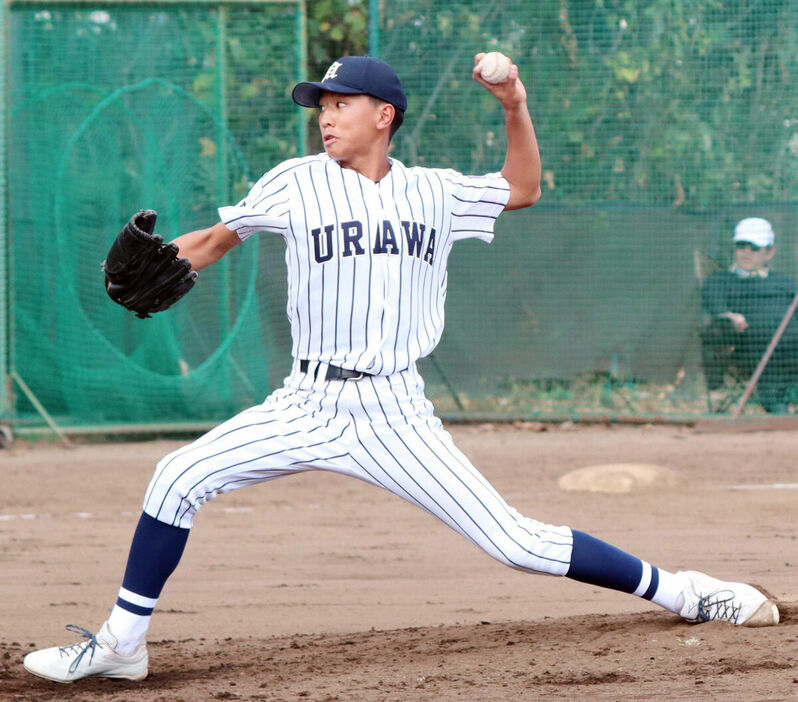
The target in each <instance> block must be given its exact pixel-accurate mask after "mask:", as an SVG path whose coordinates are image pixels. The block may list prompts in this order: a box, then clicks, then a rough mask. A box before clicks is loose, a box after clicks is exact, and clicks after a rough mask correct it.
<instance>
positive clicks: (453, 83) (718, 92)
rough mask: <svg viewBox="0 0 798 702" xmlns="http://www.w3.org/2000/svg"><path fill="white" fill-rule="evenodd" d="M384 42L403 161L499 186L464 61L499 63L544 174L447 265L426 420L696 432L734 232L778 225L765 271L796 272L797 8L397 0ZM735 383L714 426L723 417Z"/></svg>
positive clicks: (755, 408)
mask: <svg viewBox="0 0 798 702" xmlns="http://www.w3.org/2000/svg"><path fill="white" fill-rule="evenodd" d="M380 27H381V33H380V36H379V38H378V39H377V40H376V41H373V42H372V47H374V50H376V51H379V53H380V55H381V57H382V58H384V59H385V60H387V61H388V62H390V63H392V64H393V65H394V66H395V67H396V68H397V69H398V70H399V72H400V75H402V77H403V79H404V82H405V86H406V88H407V92H408V101H409V107H408V113H407V117H406V120H405V124H404V126H403V127H402V129H401V130H400V131H399V132H398V134H397V137H396V139H395V141H396V145H395V150H394V153H395V155H396V156H397V157H398V158H400V159H402V160H404V161H406V162H409V163H421V164H427V165H441V166H452V167H455V168H458V169H460V170H464V171H467V172H484V171H488V170H498V169H499V168H501V165H502V162H503V158H504V151H503V149H504V143H505V142H504V137H503V116H502V112H501V109H500V108H499V106H498V105H497V104H496V102H495V100H494V99H493V98H492V97H491V96H490V95H488V94H487V93H486V92H485V91H483V90H482V89H481V88H480V87H479V86H477V85H476V84H474V83H473V81H472V80H471V78H470V72H471V68H472V66H473V55H474V53H476V52H477V51H483V50H484V51H489V50H499V51H503V52H505V53H507V54H508V55H510V56H511V57H513V59H514V60H515V62H516V63H517V64H518V66H519V69H520V73H521V77H522V78H523V80H524V82H525V85H526V86H527V89H528V93H529V103H530V107H531V112H532V115H533V119H534V121H535V125H536V129H537V133H538V138H539V141H540V149H541V155H542V159H543V172H544V182H543V198H542V200H541V201H540V203H539V204H537V205H536V206H535V207H534V208H532V209H531V210H526V211H521V212H511V213H507V214H505V215H502V217H501V218H500V219H499V222H498V225H497V235H496V239H495V241H494V243H493V244H492V245H491V246H489V247H486V246H484V245H482V244H479V243H472V242H467V243H466V244H465V245H462V246H458V247H456V248H455V251H454V253H453V257H452V262H451V267H450V271H451V273H450V289H449V294H448V296H447V329H446V332H445V333H444V337H443V340H442V342H441V345H440V346H439V348H438V350H437V351H436V354H435V357H434V358H433V359H432V362H427V363H426V365H425V368H424V370H425V373H426V375H427V376H428V377H429V378H430V380H431V384H432V386H433V387H432V388H431V391H432V392H433V393H434V394H435V395H436V396H437V404H438V406H439V408H441V409H442V410H443V411H445V412H447V413H453V414H457V415H458V416H469V415H470V416H474V414H475V413H477V412H479V413H487V414H491V413H495V414H509V415H513V414H516V415H518V416H527V417H555V416H556V417H567V416H582V417H584V416H587V415H591V414H592V415H605V416H606V415H614V416H627V417H628V416H630V415H637V416H649V417H650V416H655V415H657V416H665V415H671V416H673V415H681V416H688V417H689V416H693V417H694V416H696V415H700V414H704V413H707V412H708V411H709V409H710V404H709V398H708V393H707V387H706V383H705V378H704V373H703V367H702V353H701V351H702V349H701V343H700V337H699V333H700V328H701V323H702V321H703V320H702V314H701V311H700V307H701V305H700V289H701V286H702V284H703V281H704V279H705V277H706V276H707V275H708V273H709V272H710V271H711V270H712V269H715V268H726V267H728V265H729V264H730V263H731V262H732V261H733V252H732V246H731V243H732V242H731V236H732V230H733V227H734V225H735V223H736V221H737V220H738V219H741V218H743V217H747V216H759V217H767V218H768V219H770V220H771V222H772V223H773V226H774V228H775V230H776V236H777V242H776V245H777V253H776V254H775V256H774V259H773V264H772V266H773V268H774V269H775V270H779V271H782V272H785V273H789V274H791V275H793V276H795V275H796V274H797V273H798V83H796V80H795V78H796V76H798V5H796V4H795V3H794V2H789V1H786V0H785V1H781V0H764V1H762V2H755V3H751V2H746V1H742V0H731V1H730V2H724V3H717V2H705V1H700V0H699V1H696V2H690V3H674V2H646V3H642V2H600V1H598V0H596V1H595V2H591V1H587V2H575V1H566V0H560V1H558V2H543V1H542V0H541V1H529V0H504V1H501V2H486V3H474V2H449V1H447V2H443V1H441V0H405V1H402V2H395V3H385V5H384V14H383V15H382V17H381V22H380ZM783 309H786V305H785V306H784V307H782V310H783ZM796 326H798V321H796V322H794V323H793V325H792V327H791V329H790V336H791V337H792V338H794V337H795V336H796V334H798V329H796V328H795V327H796ZM775 327H776V324H775V323H773V324H772V325H771V326H769V327H768V332H767V333H766V334H764V335H763V338H762V339H761V341H760V346H761V350H764V349H765V347H766V346H767V342H768V340H769V339H770V338H771V337H770V334H771V333H772V331H773V330H774V329H775ZM784 348H785V347H784V346H782V350H783V349H784ZM792 348H794V349H796V350H794V351H792V356H793V359H794V360H795V363H796V364H798V359H795V356H798V346H795V345H793V347H792ZM732 370H735V369H732ZM441 371H443V372H444V373H445V374H446V376H447V377H446V378H445V379H444V377H443V376H442V374H441ZM746 372H747V373H748V374H750V373H751V372H752V369H751V368H750V367H749V368H747V369H740V372H736V371H735V372H734V373H730V376H729V378H727V381H728V385H729V388H728V389H727V390H728V391H727V392H726V393H725V394H726V401H725V402H724V401H722V398H721V404H715V405H713V406H712V408H713V409H715V408H716V407H721V408H726V409H729V401H732V402H734V403H736V401H737V398H738V397H739V396H740V385H741V384H742V385H743V386H744V383H741V380H744V379H747V377H746V375H745V374H746ZM793 375H794V376H796V377H798V368H797V369H794V372H793ZM452 388H454V389H455V390H456V391H457V394H456V393H453V392H451V389H452ZM724 388H725V386H724ZM724 388H720V389H719V390H718V394H720V395H723V394H724ZM458 394H459V398H458ZM790 399H791V400H792V403H793V404H792V407H791V408H790V406H789V405H790V403H789V402H788V403H786V404H787V405H788V406H787V407H783V408H782V409H783V410H784V411H789V410H790V409H792V410H795V409H796V408H798V405H796V404H795V400H796V399H798V395H796V392H795V390H794V388H792V389H791V397H790ZM754 400H756V398H754ZM761 411H762V408H761V406H760V404H759V403H757V402H756V401H752V402H751V403H750V405H749V406H748V407H747V408H746V412H754V413H755V412H761Z"/></svg>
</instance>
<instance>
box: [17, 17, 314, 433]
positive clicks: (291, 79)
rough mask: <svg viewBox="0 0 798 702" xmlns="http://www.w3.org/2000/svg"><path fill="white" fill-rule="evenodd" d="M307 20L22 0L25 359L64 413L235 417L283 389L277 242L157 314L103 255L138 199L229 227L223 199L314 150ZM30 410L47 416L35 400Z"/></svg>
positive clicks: (259, 247)
mask: <svg viewBox="0 0 798 702" xmlns="http://www.w3.org/2000/svg"><path fill="white" fill-rule="evenodd" d="M299 13H300V7H299V5H298V4H297V3H269V4H258V3H251V4H247V5H219V6H211V5H196V4H195V5H193V6H192V5H187V4H186V5H169V6H165V5H163V6H153V5H138V6H136V5H132V4H125V6H114V5H102V6H92V7H78V6H61V5H52V4H44V3H37V4H36V5H35V6H34V5H25V4H18V5H14V6H12V8H11V13H10V23H11V28H10V36H11V37H12V41H11V45H10V66H11V68H10V88H9V89H10V96H11V101H10V102H11V110H10V113H11V114H10V128H9V172H10V180H11V183H10V230H11V235H12V240H13V241H12V257H13V273H14V276H13V312H14V320H15V327H14V336H13V359H12V360H13V364H14V368H15V370H16V372H17V373H18V374H19V376H20V377H21V378H23V380H24V381H25V382H26V383H27V384H28V385H29V387H30V388H31V390H32V392H33V393H34V395H35V396H36V397H37V398H38V400H39V401H40V402H41V403H42V405H43V406H44V407H45V408H46V409H47V411H48V412H49V413H50V414H51V415H54V416H55V417H57V418H58V420H59V421H61V422H63V423H108V422H134V423H142V422H144V423H150V422H152V423H158V422H167V421H183V422H184V421H192V420H195V421H196V420H204V419H217V418H219V417H221V416H224V415H225V414H230V413H232V412H234V411H237V410H239V409H240V408H241V407H243V406H246V405H248V404H252V403H254V402H257V401H260V400H261V399H262V398H263V397H264V396H265V394H266V393H267V391H268V388H269V385H270V383H273V382H274V378H273V372H272V369H271V368H270V364H271V360H272V356H273V355H274V354H278V355H279V356H280V357H282V356H283V355H284V347H285V345H286V339H285V336H286V333H287V331H286V329H285V328H284V327H283V326H277V327H275V325H274V324H273V321H274V319H275V317H276V315H275V313H274V312H273V311H272V309H271V307H272V306H273V305H274V306H277V307H283V306H284V294H283V297H282V298H281V297H280V295H276V294H273V293H272V292H271V291H270V290H269V287H270V286H271V285H272V284H273V283H272V281H271V280H267V279H264V278H265V276H264V278H260V277H259V276H258V275H257V274H258V269H259V266H261V265H263V267H264V268H265V269H266V271H267V272H268V271H269V269H270V268H272V267H273V266H272V264H268V265H265V264H263V261H262V259H263V258H264V257H267V256H268V257H270V258H274V257H278V258H280V257H281V256H282V253H281V252H280V250H279V246H278V245H277V242H266V241H253V242H251V243H252V246H248V247H246V248H247V250H245V251H243V252H239V251H235V252H233V253H232V255H231V256H230V257H229V260H228V259H225V260H224V261H223V262H222V264H221V265H220V266H218V267H214V269H210V270H208V271H206V272H203V274H202V278H203V281H202V283H203V284H202V285H200V286H197V288H196V289H195V291H193V292H192V295H191V296H189V298H187V299H186V300H185V301H184V304H181V305H179V306H177V307H175V308H173V309H172V310H169V311H168V312H166V313H164V314H161V315H158V316H156V317H154V318H152V319H149V320H144V321H142V320H138V319H136V318H135V317H134V316H133V315H131V314H129V313H127V312H126V311H125V310H123V309H122V308H121V307H118V306H116V305H114V304H112V303H110V301H109V300H108V298H107V297H106V295H105V292H104V290H103V285H102V280H103V276H102V273H101V271H100V263H101V262H102V260H103V258H104V256H105V253H106V252H107V250H108V247H109V246H110V244H111V241H112V240H113V238H114V236H115V235H116V233H117V232H118V231H119V229H120V228H121V226H122V225H123V224H124V222H125V221H126V220H127V219H128V217H129V216H130V215H131V214H132V213H133V212H134V211H135V210H136V209H138V208H146V207H151V208H153V209H155V210H157V211H158V212H159V215H160V216H159V220H158V227H157V231H158V232H159V233H161V234H162V235H163V236H164V238H165V239H167V240H169V239H171V238H174V237H175V236H177V235H179V234H181V233H183V232H186V231H190V230H192V229H197V228H200V227H205V226H209V225H210V224H212V223H213V222H214V221H216V220H217V219H218V217H217V215H216V212H215V208H216V207H217V206H218V205H220V204H225V203H230V202H233V201H235V200H237V199H238V198H240V197H241V196H242V195H243V194H244V193H245V192H246V190H247V189H248V182H249V181H250V180H253V179H256V178H257V177H259V176H260V174H261V173H262V172H263V171H264V170H266V169H267V168H268V167H270V165H271V164H273V163H274V162H276V161H278V160H282V159H284V158H287V157H290V156H294V155H296V153H297V149H298V148H300V146H301V143H302V140H301V138H300V133H301V129H302V127H301V123H300V113H299V111H298V110H297V109H296V108H295V107H294V106H293V105H292V103H291V101H290V98H289V93H288V90H289V89H290V86H291V85H293V83H295V82H296V80H297V79H298V78H299V77H300V65H301V62H300V61H299V60H298V57H299V56H301V51H302V47H301V34H300V32H299V28H300V26H301V25H300V20H301V17H300V14H299ZM286 57H288V59H289V60H288V61H286ZM242 249H243V247H242ZM278 275H279V277H280V279H284V274H278ZM283 309H284V307H283ZM281 311H282V313H283V316H284V311H283V310H281ZM264 349H265V350H264ZM18 409H19V413H20V414H21V415H24V414H25V413H26V411H28V410H31V408H29V407H27V405H26V399H25V398H24V397H20V398H19V403H18Z"/></svg>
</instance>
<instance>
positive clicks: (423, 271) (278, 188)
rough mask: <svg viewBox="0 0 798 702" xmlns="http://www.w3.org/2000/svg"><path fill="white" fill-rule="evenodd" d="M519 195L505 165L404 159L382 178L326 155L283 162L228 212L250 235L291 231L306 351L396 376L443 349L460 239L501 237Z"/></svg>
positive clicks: (294, 297) (290, 264) (298, 322)
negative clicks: (451, 265) (452, 260)
mask: <svg viewBox="0 0 798 702" xmlns="http://www.w3.org/2000/svg"><path fill="white" fill-rule="evenodd" d="M509 195H510V189H509V185H508V183H507V181H506V180H505V179H504V177H502V175H501V174H500V173H493V174H488V175H484V176H465V175H462V174H460V173H457V172H456V171H453V170H444V169H430V168H418V167H416V168H406V167H405V166H404V165H403V164H402V163H400V162H399V161H397V160H392V161H391V169H390V171H389V172H388V174H387V175H386V176H385V177H384V178H383V179H382V180H380V181H379V182H376V183H375V182H374V181H372V180H370V179H369V178H367V177H365V176H362V175H360V174H359V173H358V172H356V171H355V170H352V169H347V168H342V167H341V166H340V165H339V164H338V163H337V162H336V161H335V160H333V159H331V158H330V157H329V156H327V155H326V154H319V155H316V156H309V157H305V158H298V159H293V160H289V161H286V162H284V163H282V164H280V165H279V166H277V167H276V168H274V169H273V170H271V171H269V172H268V173H266V174H265V175H264V176H263V177H262V178H261V179H260V180H259V181H258V182H257V183H256V184H255V186H254V187H253V188H252V189H251V191H250V192H249V194H248V195H247V196H246V197H245V198H244V199H243V200H242V201H241V202H240V203H238V204H237V205H235V206H231V207H222V208H220V209H219V214H220V217H221V219H222V221H223V222H224V223H225V225H226V226H227V227H228V228H229V229H232V230H234V231H236V232H237V233H238V235H239V237H240V238H241V239H246V238H247V237H249V236H251V235H252V234H254V233H256V232H273V233H277V234H280V235H281V236H282V237H283V238H284V239H285V242H286V265H287V269H288V305H287V311H288V318H289V320H290V322H291V334H292V338H293V356H294V357H295V358H301V359H308V360H310V361H321V362H323V363H328V364H331V365H334V366H339V367H343V368H349V369H352V370H357V371H363V372H365V373H369V374H372V375H390V374H392V373H395V372H397V371H400V370H403V369H405V368H408V367H410V366H411V365H412V364H413V363H414V362H415V361H416V360H417V359H419V358H421V357H423V356H426V355H427V354H429V353H430V351H432V350H433V349H434V348H435V345H436V344H437V343H438V341H439V340H440V337H441V333H442V331H443V325H444V302H445V299H446V282H447V276H446V263H447V259H448V256H449V252H450V251H451V248H452V245H453V244H454V242H455V241H458V240H460V239H467V238H474V237H475V238H479V239H483V240H485V241H491V240H492V238H493V226H494V222H495V221H496V218H497V217H498V216H499V214H501V212H502V211H503V209H504V206H505V204H506V203H507V201H508V199H509Z"/></svg>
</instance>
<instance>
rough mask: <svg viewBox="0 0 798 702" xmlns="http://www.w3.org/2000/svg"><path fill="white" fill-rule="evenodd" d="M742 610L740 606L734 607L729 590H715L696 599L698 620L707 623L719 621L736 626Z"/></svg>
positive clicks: (732, 597)
mask: <svg viewBox="0 0 798 702" xmlns="http://www.w3.org/2000/svg"><path fill="white" fill-rule="evenodd" d="M742 608H743V607H742V604H738V605H737V606H735V604H734V593H733V592H732V591H731V590H716V591H715V592H713V593H710V594H709V595H703V596H701V597H699V598H698V620H699V621H702V622H709V621H713V620H715V619H721V620H723V621H727V622H732V623H733V624H736V623H737V620H738V619H739V617H740V611H741V610H742Z"/></svg>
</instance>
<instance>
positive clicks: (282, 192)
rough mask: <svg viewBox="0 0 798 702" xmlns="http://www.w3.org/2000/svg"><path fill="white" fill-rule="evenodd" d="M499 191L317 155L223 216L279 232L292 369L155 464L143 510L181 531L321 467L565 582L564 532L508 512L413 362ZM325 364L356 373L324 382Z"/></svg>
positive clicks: (278, 172) (435, 333) (501, 201)
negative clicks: (449, 268) (210, 511)
mask: <svg viewBox="0 0 798 702" xmlns="http://www.w3.org/2000/svg"><path fill="white" fill-rule="evenodd" d="M509 192H510V190H509V185H508V183H507V181H506V180H505V179H504V178H503V177H502V176H501V174H499V173H494V174H488V175H485V176H464V175H462V174H460V173H457V172H455V171H452V170H442V169H428V168H405V167H404V166H403V165H402V164H401V163H399V162H398V161H396V160H392V161H391V169H390V171H389V173H388V174H387V175H386V176H385V177H384V178H383V179H382V180H381V181H379V182H377V183H375V182H373V181H371V180H369V179H368V178H366V177H364V176H362V175H360V174H359V173H357V172H356V171H354V170H351V169H345V168H341V166H340V165H338V163H337V162H336V161H334V160H332V159H330V158H329V157H328V156H327V155H325V154H320V155H317V156H311V157H306V158H299V159H293V160H289V161H286V162H284V163H282V164H280V165H279V166H277V167H276V168H274V169H273V170H271V171H270V172H268V173H267V174H265V175H264V176H263V177H262V178H261V179H260V180H259V181H258V183H256V184H255V186H254V187H253V188H252V190H251V191H250V192H249V194H248V195H247V197H246V198H245V199H244V200H242V201H241V202H240V203H239V204H238V205H236V206H233V207H222V208H220V210H219V214H220V216H221V219H222V221H223V222H224V223H225V224H226V226H227V227H228V228H230V229H232V230H235V231H236V232H237V233H238V235H239V236H240V237H241V238H242V239H246V238H247V237H249V236H250V235H253V234H255V233H258V232H273V233H278V234H280V235H281V236H282V237H283V238H284V239H285V242H286V265H287V271H288V318H289V320H290V322H291V333H292V338H293V356H294V365H293V370H292V372H291V375H290V376H289V377H288V378H286V379H285V384H284V387H282V388H280V389H279V390H277V391H275V392H274V393H273V394H272V395H270V396H269V397H268V398H267V399H266V401H265V402H264V403H263V404H261V405H258V406H255V407H252V408H250V409H248V410H245V411H244V412H242V413H240V414H239V415H237V416H235V417H233V418H232V419H230V420H229V421H227V422H225V423H224V424H221V425H220V426H218V427H216V428H215V429H213V430H212V431H210V432H209V433H208V434H206V435H205V436H203V437H201V438H200V439H198V440H197V441H195V442H194V443H192V444H190V445H188V446H186V447H183V448H181V449H179V450H177V451H175V452H174V453H172V454H170V455H168V456H166V457H165V458H164V459H163V460H161V461H160V462H159V464H158V466H157V469H156V472H155V475H154V477H153V479H152V482H151V483H150V486H149V488H148V490H147V493H146V496H145V499H144V511H145V512H146V513H147V514H149V515H150V516H152V517H155V518H156V519H158V520H160V521H163V522H166V523H168V524H172V525H175V526H180V527H185V528H189V527H191V525H192V522H193V518H194V515H195V514H196V512H197V511H198V510H199V508H200V507H201V506H202V505H203V504H204V503H205V502H206V501H207V500H209V499H211V498H213V497H214V496H215V495H217V494H218V493H223V492H227V491H229V490H233V489H236V488H239V487H244V486H245V485H249V484H253V483H258V482H264V481H266V480H271V479H273V478H277V477H280V476H282V475H289V474H292V473H296V472H299V471H306V470H313V469H318V470H331V471H335V472H338V473H344V474H347V475H352V476H354V477H357V478H360V479H362V480H365V481H367V482H370V483H372V484H374V485H377V486H379V487H382V488H385V489H386V490H390V491H391V492H393V493H395V494H396V495H398V496H399V497H402V498H404V499H406V500H408V501H409V502H412V503H414V504H416V505H418V506H419V507H421V508H423V509H425V510H427V511H428V512H430V513H431V514H433V515H435V516H436V517H438V518H439V519H441V520H442V521H443V522H445V523H446V524H448V525H449V526H451V527H452V528H453V529H455V530H456V531H459V532H460V533H462V534H463V535H464V536H466V537H467V538H469V539H470V540H472V541H473V542H474V543H476V544H477V545H478V546H480V547H481V548H483V549H484V550H485V551H486V552H488V553H489V554H490V555H491V556H493V557H494V558H497V559H498V560H500V561H502V562H504V563H506V564H507V565H510V566H513V567H516V568H520V569H524V570H530V571H535V572H543V573H551V574H556V575H563V574H565V573H566V572H567V571H568V566H569V563H570V556H571V547H572V533H571V530H570V529H569V528H568V527H553V526H549V525H545V524H542V523H540V522H537V521H534V520H532V519H528V518H525V517H523V516H521V515H520V514H519V513H518V512H517V511H516V510H514V509H513V508H511V507H510V506H509V505H507V503H506V502H505V501H504V500H503V499H502V498H501V496H500V495H499V494H498V493H497V492H496V490H495V489H494V488H493V487H492V486H491V485H490V484H489V483H488V482H487V481H486V480H485V478H484V477H483V476H482V475H480V473H479V472H478V471H477V470H476V469H475V468H474V467H473V466H472V465H471V463H470V462H469V460H468V459H467V458H466V457H465V456H464V455H463V454H462V453H461V452H460V451H459V450H458V449H457V448H456V447H455V445H454V443H453V442H452V439H451V437H450V435H449V434H448V433H447V432H446V431H445V430H444V429H443V427H442V425H441V422H440V420H439V419H437V418H436V417H435V416H434V414H433V408H432V405H431V403H430V402H429V401H428V400H427V399H426V398H425V397H424V383H423V380H422V378H421V376H420V375H419V374H418V372H417V370H416V365H415V363H416V361H417V359H419V358H420V357H422V356H425V355H427V354H428V353H430V351H432V349H433V348H434V347H435V345H436V344H437V343H438V341H439V339H440V336H441V333H442V331H443V325H444V302H445V299H446V281H447V274H446V264H447V259H448V255H449V252H450V251H451V248H452V245H453V244H454V242H456V241H458V240H460V239H467V238H472V237H476V238H480V239H483V240H485V241H488V242H489V241H491V240H492V238H493V226H494V223H495V220H496V218H497V217H498V216H499V214H500V213H501V212H502V211H503V209H504V206H505V204H506V203H507V201H508V198H509ZM301 361H304V362H305V363H301ZM329 366H333V367H338V368H345V369H349V370H352V371H361V372H363V373H365V374H367V375H365V376H364V377H362V378H360V379H349V380H327V379H326V378H327V369H328V367H329Z"/></svg>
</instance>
